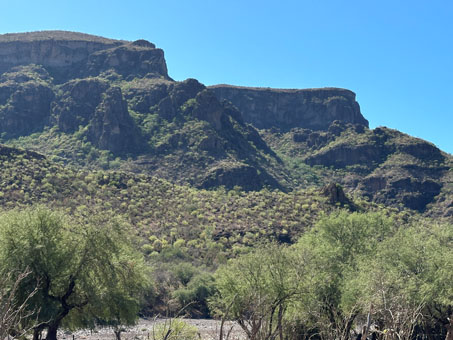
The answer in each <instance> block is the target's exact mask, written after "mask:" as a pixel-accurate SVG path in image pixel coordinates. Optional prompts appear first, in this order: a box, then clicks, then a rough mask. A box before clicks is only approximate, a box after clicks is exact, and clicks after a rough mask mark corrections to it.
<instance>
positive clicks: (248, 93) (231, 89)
mask: <svg viewBox="0 0 453 340" xmlns="http://www.w3.org/2000/svg"><path fill="white" fill-rule="evenodd" d="M210 89H211V90H212V91H214V93H215V94H216V96H217V97H218V98H219V99H220V100H227V101H230V102H232V103H233V104H234V105H235V106H236V107H237V108H238V109H239V110H240V111H241V112H242V114H243V118H244V120H245V121H246V122H248V123H251V124H252V125H254V126H255V127H257V128H259V129H269V128H272V127H274V128H279V129H281V130H283V131H287V130H290V129H291V128H294V127H302V128H307V129H312V130H327V129H328V128H329V126H330V124H331V123H332V122H333V121H335V120H340V121H342V122H344V123H351V124H361V125H364V126H367V127H368V121H367V120H366V119H365V118H364V117H363V116H362V114H361V113H360V107H359V104H358V103H357V102H356V100H355V93H354V92H352V91H349V90H345V89H338V88H322V89H307V90H282V89H270V88H250V87H238V86H230V85H215V86H211V87H210Z"/></svg>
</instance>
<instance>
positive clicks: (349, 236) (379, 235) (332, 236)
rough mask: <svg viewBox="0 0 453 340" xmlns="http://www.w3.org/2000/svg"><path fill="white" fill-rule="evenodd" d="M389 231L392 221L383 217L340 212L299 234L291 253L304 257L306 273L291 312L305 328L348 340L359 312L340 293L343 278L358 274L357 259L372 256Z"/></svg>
mask: <svg viewBox="0 0 453 340" xmlns="http://www.w3.org/2000/svg"><path fill="white" fill-rule="evenodd" d="M393 232H394V222H393V221H392V220H391V219H390V218H388V217H386V216H384V215H383V214H382V213H368V214H363V213H352V214H348V213H347V212H344V211H343V212H339V213H336V214H332V215H331V216H325V217H324V218H321V220H320V221H319V222H318V223H317V224H316V226H315V227H314V228H313V229H312V230H310V231H309V232H307V233H305V234H304V235H302V237H301V239H300V240H299V242H298V243H297V245H296V247H295V249H296V251H298V252H301V253H303V254H305V256H306V257H307V258H308V261H307V266H306V270H307V275H306V276H305V279H304V280H303V282H301V285H302V287H303V289H304V294H303V295H302V298H301V299H300V301H298V304H297V306H296V307H295V310H294V311H293V313H298V316H299V318H302V320H303V321H302V322H303V324H304V325H305V327H306V328H307V329H312V330H316V332H318V333H320V334H321V336H322V337H329V336H335V338H342V339H347V338H348V337H349V334H350V331H351V327H352V326H353V322H354V321H355V319H356V317H357V316H358V312H359V308H358V306H357V303H358V301H357V299H356V298H355V297H354V296H351V295H350V292H349V291H347V290H345V285H346V283H347V277H348V276H351V275H352V276H353V275H354V274H351V273H357V268H358V264H357V262H358V260H359V259H360V258H362V257H370V256H373V254H374V253H375V250H376V247H377V244H378V243H379V242H380V241H381V240H382V239H384V238H386V237H389V236H391V235H392V233H393ZM346 301H347V303H346Z"/></svg>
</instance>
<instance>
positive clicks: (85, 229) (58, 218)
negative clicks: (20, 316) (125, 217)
mask: <svg viewBox="0 0 453 340" xmlns="http://www.w3.org/2000/svg"><path fill="white" fill-rule="evenodd" d="M0 242H1V245H2V246H1V248H0V249H1V250H0V258H1V263H2V264H1V265H2V268H3V270H7V271H11V270H13V269H14V270H22V271H23V270H26V268H30V270H31V274H30V275H29V276H28V277H27V279H26V280H24V281H23V282H21V284H20V287H19V290H18V298H19V301H22V302H23V301H25V299H26V297H28V296H29V294H30V292H31V289H32V288H33V282H36V281H38V282H39V283H40V284H39V287H38V291H37V293H36V294H35V295H33V296H32V297H31V298H30V299H29V300H28V301H27V303H26V305H27V311H35V310H39V312H38V313H37V318H38V321H39V322H40V324H39V326H37V327H35V329H34V330H35V333H39V332H40V331H41V330H42V329H47V330H48V339H53V338H55V336H56V331H57V329H58V328H59V326H60V325H61V324H64V325H65V326H66V327H69V328H77V327H81V326H85V325H86V322H87V321H91V322H93V321H94V318H100V319H103V320H107V321H112V322H121V323H131V322H133V321H134V320H135V318H136V316H137V312H138V310H139V306H140V305H139V303H140V300H139V298H140V295H141V294H142V292H143V290H144V287H145V284H146V280H145V277H144V272H145V269H144V266H143V263H142V259H141V257H140V256H139V254H137V253H136V252H135V251H134V250H133V246H132V244H131V239H130V237H129V236H128V234H127V232H126V229H125V225H124V224H122V223H121V222H120V221H118V220H106V219H104V218H103V217H102V216H94V217H92V218H91V219H89V220H86V221H85V222H80V221H77V220H76V219H73V218H69V217H68V216H65V215H63V214H62V213H60V212H52V211H50V210H48V209H45V208H42V207H38V208H31V209H27V210H24V211H19V210H15V211H10V212H7V213H3V214H2V215H1V216H0ZM22 302H20V303H22Z"/></svg>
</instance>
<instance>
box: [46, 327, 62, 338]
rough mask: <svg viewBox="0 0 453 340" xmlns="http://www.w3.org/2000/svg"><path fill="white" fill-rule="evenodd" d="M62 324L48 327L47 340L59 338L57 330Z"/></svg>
mask: <svg viewBox="0 0 453 340" xmlns="http://www.w3.org/2000/svg"><path fill="white" fill-rule="evenodd" d="M59 326H60V324H52V325H50V326H49V328H47V337H46V340H57V330H58V327H59Z"/></svg>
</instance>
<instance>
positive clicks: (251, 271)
mask: <svg viewBox="0 0 453 340" xmlns="http://www.w3.org/2000/svg"><path fill="white" fill-rule="evenodd" d="M298 260H300V259H298V258H296V257H295V256H294V254H293V253H291V252H290V251H289V249H288V248H283V247H280V246H278V245H275V244H269V245H265V246H261V247H259V248H257V249H255V250H254V251H253V252H251V253H249V254H246V255H243V256H241V257H239V258H237V259H234V260H231V261H230V262H229V263H228V264H227V265H224V266H222V267H220V268H219V269H218V270H217V272H216V273H215V277H216V286H217V290H218V293H217V294H216V295H215V296H214V297H213V299H212V303H211V304H212V308H213V309H214V310H215V311H216V313H217V314H218V315H220V316H222V317H224V318H231V319H233V320H235V321H237V322H238V324H239V325H240V326H241V327H242V329H243V330H244V331H245V333H246V334H247V337H248V338H249V339H274V338H275V337H276V336H277V335H278V334H280V335H281V333H282V331H283V316H284V314H285V312H286V309H287V308H288V306H289V305H290V304H291V303H292V302H294V301H295V299H296V298H297V295H298V284H299V280H300V278H301V275H302V272H301V271H300V269H301V268H303V264H301V263H300V261H298Z"/></svg>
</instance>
